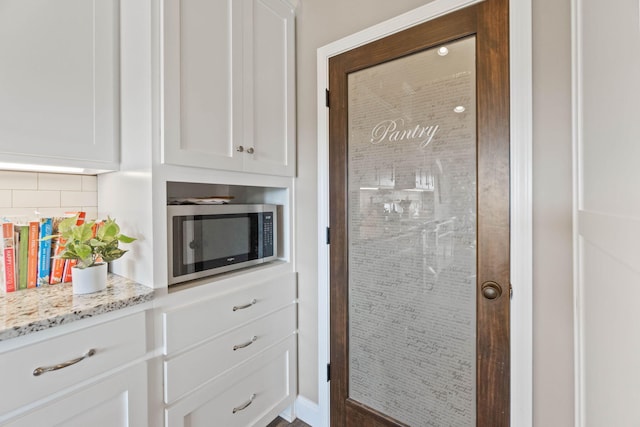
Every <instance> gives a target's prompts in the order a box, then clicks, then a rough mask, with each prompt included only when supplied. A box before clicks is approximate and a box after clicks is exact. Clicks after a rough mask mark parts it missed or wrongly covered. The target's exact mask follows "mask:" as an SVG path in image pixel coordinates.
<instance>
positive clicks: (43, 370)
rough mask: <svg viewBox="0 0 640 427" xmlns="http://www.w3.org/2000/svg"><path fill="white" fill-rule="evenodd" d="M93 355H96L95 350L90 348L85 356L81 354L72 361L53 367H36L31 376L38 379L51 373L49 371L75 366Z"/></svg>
mask: <svg viewBox="0 0 640 427" xmlns="http://www.w3.org/2000/svg"><path fill="white" fill-rule="evenodd" d="M94 354H96V349H95V348H92V349H91V350H89V351H87V352H86V353H85V354H83V355H82V356H80V357H78V358H76V359H72V360H67V361H66V362H62V363H58V364H57V365H53V366H41V367H38V368H36V369H34V370H33V376H34V377H39V376H40V375H42V374H44V373H47V372H51V371H57V370H58V369H64V368H66V367H68V366H71V365H75V364H76V363H78V362H82V361H83V360H84V359H86V358H87V357H91V356H93V355H94Z"/></svg>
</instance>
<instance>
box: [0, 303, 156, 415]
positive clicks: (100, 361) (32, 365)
mask: <svg viewBox="0 0 640 427" xmlns="http://www.w3.org/2000/svg"><path fill="white" fill-rule="evenodd" d="M91 349H93V350H95V354H93V355H92V356H90V357H86V358H84V359H83V360H81V361H78V362H77V363H75V364H71V365H69V366H67V367H64V368H62V369H57V370H53V371H49V372H44V373H42V374H40V375H38V376H36V375H34V370H35V369H36V368H44V367H53V366H55V365H58V364H64V363H65V362H69V361H72V360H74V359H78V358H80V357H82V356H83V355H85V354H87V353H88V352H89V350H91ZM145 353H146V339H145V314H144V313H143V312H142V313H137V314H134V315H131V316H127V317H124V318H121V319H117V320H112V321H109V322H107V323H101V324H99V325H96V326H92V327H89V328H86V329H82V330H79V331H75V332H71V333H69V334H66V335H61V336H59V337H56V338H52V339H49V340H46V341H42V342H38V343H35V344H31V345H28V346H25V347H21V348H19V349H16V350H12V351H9V352H6V353H3V354H1V355H0V361H1V362H0V378H2V381H1V382H0V396H2V398H1V399H0V414H3V413H5V412H8V411H10V410H13V409H16V408H19V407H21V406H23V405H25V404H27V403H30V402H34V401H37V400H39V399H41V398H44V397H47V396H50V395H51V394H52V393H55V392H58V391H60V390H62V389H64V388H66V387H68V386H71V385H73V384H76V383H79V382H81V381H83V380H86V379H89V378H92V377H93V376H95V375H97V374H100V373H102V372H106V371H107V370H109V369H112V368H116V367H118V366H120V365H122V364H124V363H127V362H130V361H132V360H134V359H135V358H138V357H142V356H144V354H145Z"/></svg>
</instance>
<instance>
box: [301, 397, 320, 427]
mask: <svg viewBox="0 0 640 427" xmlns="http://www.w3.org/2000/svg"><path fill="white" fill-rule="evenodd" d="M295 414H296V418H298V419H299V420H301V421H304V422H305V423H307V424H309V425H310V426H311V427H318V426H320V420H321V419H322V417H321V415H322V414H321V413H320V406H318V404H317V403H315V402H312V401H310V400H309V399H307V398H306V397H303V396H298V397H297V398H296V401H295Z"/></svg>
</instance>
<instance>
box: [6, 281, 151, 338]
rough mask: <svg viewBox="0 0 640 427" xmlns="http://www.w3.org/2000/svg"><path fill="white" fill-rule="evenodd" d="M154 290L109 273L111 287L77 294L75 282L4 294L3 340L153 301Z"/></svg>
mask: <svg viewBox="0 0 640 427" xmlns="http://www.w3.org/2000/svg"><path fill="white" fill-rule="evenodd" d="M153 294H154V290H153V289H152V288H149V287H147V286H144V285H140V284H138V283H136V282H134V281H132V280H129V279H126V278H124V277H121V276H117V275H115V274H111V273H109V277H108V282H107V288H106V289H105V290H103V291H100V292H95V293H92V294H84V295H74V294H73V292H72V289H71V283H64V284H58V285H50V286H43V287H40V288H35V289H24V290H20V291H16V292H11V293H8V294H0V341H4V340H7V339H10V338H15V337H19V336H22V335H27V334H30V333H32V332H36V331H41V330H44V329H48V328H52V327H54V326H58V325H62V324H67V323H70V322H73V321H75V320H80V319H84V318H87V317H93V316H96V315H98V314H102V313H108V312H110V311H115V310H118V309H122V308H125V307H131V306H134V305H137V304H142V303H144V302H147V301H151V300H152V299H153Z"/></svg>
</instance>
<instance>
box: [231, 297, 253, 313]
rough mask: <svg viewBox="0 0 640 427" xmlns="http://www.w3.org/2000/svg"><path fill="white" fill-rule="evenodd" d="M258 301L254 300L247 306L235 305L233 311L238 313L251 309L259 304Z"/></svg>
mask: <svg viewBox="0 0 640 427" xmlns="http://www.w3.org/2000/svg"><path fill="white" fill-rule="evenodd" d="M257 302H258V300H257V299H255V298H254V299H252V300H251V302H250V303H249V304H245V305H234V306H233V311H238V310H244V309H245V308H249V307H251V306H252V305H254V304H255V303H257Z"/></svg>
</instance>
